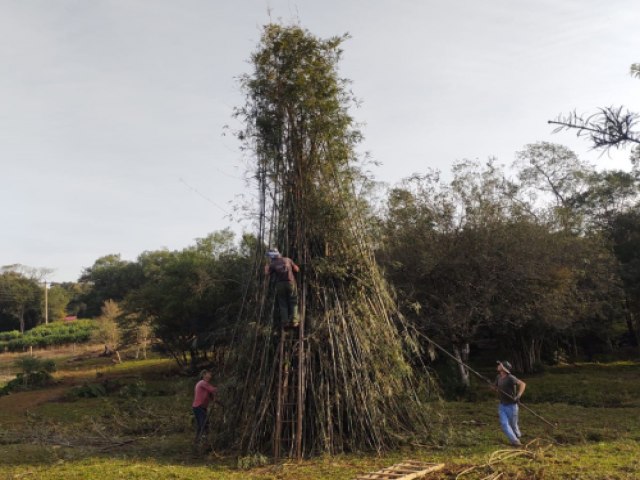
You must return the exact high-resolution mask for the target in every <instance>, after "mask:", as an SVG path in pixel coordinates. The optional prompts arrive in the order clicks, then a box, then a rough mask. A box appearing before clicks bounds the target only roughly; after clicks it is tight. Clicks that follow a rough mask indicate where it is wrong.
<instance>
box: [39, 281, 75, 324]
mask: <svg viewBox="0 0 640 480" xmlns="http://www.w3.org/2000/svg"><path fill="white" fill-rule="evenodd" d="M69 300H70V294H69V292H68V291H67V290H66V289H65V288H63V287H62V286H60V285H57V284H52V285H51V287H50V288H49V292H48V299H47V303H48V308H49V320H50V321H56V320H62V319H64V317H65V316H66V315H67V305H68V304H69ZM43 308H44V304H43Z"/></svg>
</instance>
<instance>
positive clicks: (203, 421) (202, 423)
mask: <svg viewBox="0 0 640 480" xmlns="http://www.w3.org/2000/svg"><path fill="white" fill-rule="evenodd" d="M211 377H212V374H211V372H210V371H209V370H203V371H202V372H201V373H200V381H199V382H198V383H196V386H195V388H194V392H193V397H194V398H193V404H192V405H191V406H192V407H193V416H194V417H196V439H195V441H196V442H198V441H199V440H200V438H201V437H202V435H203V434H204V432H205V431H206V430H207V407H208V406H209V401H210V400H211V399H213V397H214V396H215V394H216V391H217V388H216V387H214V386H213V385H211V383H210V382H211Z"/></svg>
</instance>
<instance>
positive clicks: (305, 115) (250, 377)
mask: <svg viewBox="0 0 640 480" xmlns="http://www.w3.org/2000/svg"><path fill="white" fill-rule="evenodd" d="M344 39H345V37H339V38H331V39H328V40H322V39H318V38H317V37H315V36H313V35H312V34H310V33H309V32H308V31H306V30H303V29H301V28H299V27H296V26H294V27H284V26H280V25H273V24H272V25H267V26H266V27H265V28H264V32H263V36H262V41H261V44H260V46H259V48H258V50H257V51H256V52H255V53H254V54H253V56H252V63H253V67H254V71H253V73H252V74H251V75H248V76H246V77H244V78H243V80H242V83H243V87H244V88H245V91H246V93H247V101H246V105H245V106H244V107H243V108H240V109H239V110H238V112H237V114H238V116H239V117H240V118H241V119H242V120H243V121H244V122H245V125H246V128H245V130H243V132H242V133H241V134H240V138H241V139H242V140H243V142H244V145H245V147H246V148H247V149H248V150H249V151H250V152H251V153H252V154H253V157H254V158H255V168H254V173H255V179H256V183H257V186H258V192H259V222H258V228H257V232H258V233H257V235H258V239H259V242H258V243H259V245H258V246H257V248H256V262H255V272H254V278H255V279H256V281H255V283H254V284H252V285H251V286H250V287H249V289H248V291H247V295H246V298H245V308H244V309H243V314H242V318H241V322H240V327H241V329H242V330H241V332H240V333H239V334H238V336H237V344H236V348H234V352H235V354H236V355H237V357H236V358H235V360H234V362H233V363H234V364H235V366H236V369H237V370H236V376H235V382H236V383H235V389H234V391H233V394H232V395H234V399H233V403H234V412H233V413H234V415H235V416H234V418H233V420H232V421H230V422H229V424H230V425H233V431H234V435H233V438H235V439H236V441H237V446H238V447H239V448H240V449H241V450H242V451H244V452H270V451H278V449H279V448H280V447H279V446H277V445H275V444H276V443H278V442H279V437H278V432H277V429H276V428H275V426H276V425H277V423H278V420H277V419H278V415H279V412H281V411H282V410H281V409H280V407H279V406H278V398H279V394H278V392H279V391H281V388H282V385H283V380H282V378H283V377H282V375H283V373H282V372H283V364H282V362H281V360H280V359H281V358H282V356H281V355H279V353H278V352H279V349H281V348H282V347H283V343H282V342H281V340H282V337H281V336H282V332H281V331H280V329H279V328H278V327H276V326H274V325H275V324H274V318H275V316H276V315H277V312H276V311H275V309H276V308H277V307H274V299H273V297H274V293H273V291H272V289H271V288H270V286H269V284H268V280H267V278H265V274H264V265H265V260H264V249H265V248H266V247H267V246H277V247H278V248H279V249H280V251H281V252H282V253H283V255H285V256H288V257H290V258H292V259H293V260H294V261H295V262H296V263H297V264H299V265H300V266H301V272H300V274H299V275H298V287H299V297H300V315H301V317H302V321H303V325H304V327H303V329H302V330H301V331H300V337H299V343H297V347H296V348H300V353H299V355H298V356H297V360H296V359H295V358H293V359H290V360H289V361H290V362H292V361H299V362H300V364H299V365H298V367H297V368H298V370H297V372H300V369H301V371H302V374H299V376H298V377H297V378H298V379H299V382H300V385H299V390H300V397H299V402H300V404H299V405H300V408H299V409H296V414H297V415H299V416H300V423H299V428H298V429H297V430H296V431H298V434H297V437H296V441H298V442H300V449H301V450H300V451H301V452H303V453H304V454H305V455H309V454H314V453H320V452H328V453H337V452H344V451H354V450H363V449H365V450H371V449H373V450H376V451H381V450H384V449H386V448H390V447H393V446H395V445H397V444H398V443H400V442H402V441H403V440H406V439H407V438H410V437H412V436H416V435H419V436H424V435H426V434H428V431H429V425H430V420H431V419H432V417H431V413H432V410H431V408H430V403H428V402H425V400H426V399H427V398H428V397H429V395H432V396H433V392H434V387H433V384H432V380H431V377H430V376H429V375H428V373H427V372H426V369H423V368H419V367H418V368H416V366H417V365H420V364H419V358H420V355H419V351H418V347H417V342H415V341H414V339H413V337H412V335H411V334H410V331H409V329H408V328H407V326H406V325H405V323H404V321H403V319H402V318H401V316H400V315H399V314H398V312H397V309H396V305H395V302H394V300H393V298H392V296H391V295H390V292H389V289H388V286H387V284H386V282H385V280H384V278H383V277H382V276H381V273H380V271H379V269H378V266H377V264H376V261H375V259H374V256H373V246H372V244H373V242H372V239H371V237H370V233H369V231H370V228H369V225H368V223H367V221H366V208H367V205H366V203H365V202H364V201H363V200H362V199H361V198H360V197H359V196H358V195H357V194H356V188H357V186H358V185H361V184H362V180H363V178H364V177H363V175H362V173H361V172H360V170H359V169H358V159H357V156H356V153H355V148H356V146H357V144H358V142H359V141H360V133H359V131H358V130H357V129H356V128H355V126H354V122H353V119H352V118H351V116H350V115H349V113H348V107H350V106H351V104H352V98H351V95H350V93H349V91H348V88H347V85H348V82H347V81H345V80H343V79H341V78H339V76H338V74H337V65H338V61H339V59H340V56H341V50H340V44H341V43H342V41H343V40H344ZM223 437H224V436H223ZM226 438H227V441H228V440H229V438H230V437H229V436H227V437H226ZM285 453H286V452H285ZM276 456H277V455H276Z"/></svg>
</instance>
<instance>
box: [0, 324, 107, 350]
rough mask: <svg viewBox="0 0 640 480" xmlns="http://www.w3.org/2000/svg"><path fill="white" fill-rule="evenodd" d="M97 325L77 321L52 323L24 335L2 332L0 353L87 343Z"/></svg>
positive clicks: (0, 335)
mask: <svg viewBox="0 0 640 480" xmlns="http://www.w3.org/2000/svg"><path fill="white" fill-rule="evenodd" d="M95 328H96V324H95V322H94V321H92V320H87V319H85V320H76V321H75V322H71V323H64V322H52V323H49V324H46V325H38V326H37V327H35V328H33V329H31V330H27V331H26V332H25V333H24V335H22V334H20V332H19V331H17V330H12V331H10V332H0V351H10V352H19V351H24V350H26V349H27V348H29V347H34V348H46V347H52V346H56V345H66V344H69V343H86V342H88V341H90V340H91V332H93V330H95Z"/></svg>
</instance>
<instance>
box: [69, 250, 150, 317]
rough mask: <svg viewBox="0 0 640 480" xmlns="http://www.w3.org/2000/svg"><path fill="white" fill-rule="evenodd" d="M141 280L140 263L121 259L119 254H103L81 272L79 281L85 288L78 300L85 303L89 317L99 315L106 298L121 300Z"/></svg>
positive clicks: (139, 283) (138, 284)
mask: <svg viewBox="0 0 640 480" xmlns="http://www.w3.org/2000/svg"><path fill="white" fill-rule="evenodd" d="M142 281H143V275H142V271H141V269H140V265H138V264H137V263H136V262H129V261H126V260H122V259H121V258H120V255H115V254H112V255H105V256H104V257H100V258H99V259H97V260H96V261H95V262H94V264H93V266H91V267H89V268H87V269H85V270H84V272H83V273H82V276H81V277H80V280H79V282H80V283H81V284H84V285H85V286H86V287H87V288H86V290H85V291H84V293H83V294H82V295H81V296H80V298H79V301H80V302H81V303H84V304H85V305H86V309H85V314H86V315H87V316H89V317H95V316H98V315H100V312H101V309H102V306H103V305H104V302H105V301H107V300H113V301H115V302H121V301H122V300H124V298H125V297H126V296H127V294H128V293H129V292H130V291H132V290H134V289H136V288H137V287H138V286H140V285H141V283H142Z"/></svg>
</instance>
